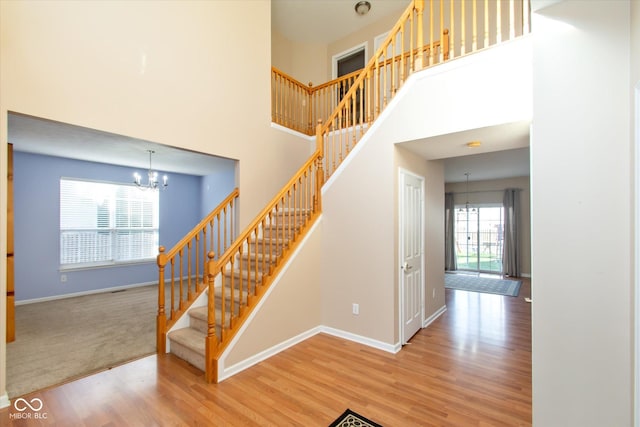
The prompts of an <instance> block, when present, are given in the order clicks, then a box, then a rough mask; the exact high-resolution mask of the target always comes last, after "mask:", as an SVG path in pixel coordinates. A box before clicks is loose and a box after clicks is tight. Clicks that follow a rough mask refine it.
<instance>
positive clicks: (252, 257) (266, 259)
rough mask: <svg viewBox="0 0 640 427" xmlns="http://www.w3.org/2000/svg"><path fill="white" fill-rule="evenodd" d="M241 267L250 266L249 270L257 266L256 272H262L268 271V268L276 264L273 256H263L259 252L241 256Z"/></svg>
mask: <svg viewBox="0 0 640 427" xmlns="http://www.w3.org/2000/svg"><path fill="white" fill-rule="evenodd" d="M241 258H242V264H243V266H245V265H249V264H251V269H252V270H253V269H254V266H255V265H256V264H257V265H258V271H260V272H262V271H263V270H264V269H266V270H268V269H269V266H271V265H273V264H275V263H276V257H275V256H274V255H269V254H263V253H261V252H258V253H256V252H252V253H251V254H246V253H245V254H242V257H241ZM263 264H264V265H263ZM263 267H264V268H263Z"/></svg>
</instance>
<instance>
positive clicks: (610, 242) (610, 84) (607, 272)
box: [531, 1, 638, 427]
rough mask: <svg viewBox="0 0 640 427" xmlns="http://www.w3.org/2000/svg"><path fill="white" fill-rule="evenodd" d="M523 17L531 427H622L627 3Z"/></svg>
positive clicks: (627, 243)
mask: <svg viewBox="0 0 640 427" xmlns="http://www.w3.org/2000/svg"><path fill="white" fill-rule="evenodd" d="M532 6H533V8H534V9H533V10H534V13H533V23H532V28H534V32H533V37H534V40H533V42H534V43H533V46H534V51H533V82H534V85H533V87H534V94H533V109H534V120H533V125H532V140H531V165H532V167H531V206H532V209H531V216H532V230H533V238H532V247H531V259H532V286H531V288H532V289H531V290H532V298H533V303H532V305H531V310H532V313H531V316H532V342H533V348H532V362H533V373H532V380H533V424H534V425H539V426H550V425H562V426H584V427H589V426H604V425H607V426H630V425H632V419H633V398H632V396H633V394H632V390H633V377H634V372H633V361H634V352H633V347H632V336H633V319H632V312H631V309H632V303H631V301H632V288H633V277H632V265H633V264H632V260H633V251H632V247H633V236H634V232H633V231H634V230H633V227H632V224H633V222H634V219H635V216H634V209H633V207H634V200H635V199H636V198H637V196H636V194H634V192H633V188H632V185H631V184H632V177H633V163H632V161H631V159H630V154H631V153H632V147H633V143H632V141H633V138H632V133H631V131H630V130H631V126H630V117H631V115H630V105H631V101H632V99H631V95H632V93H633V91H632V90H630V81H631V78H630V77H631V76H630V70H631V69H632V67H631V60H630V58H631V57H632V56H634V55H637V52H638V50H637V49H636V50H633V49H632V48H633V47H636V48H637V46H634V45H632V44H631V43H630V40H631V37H630V35H631V19H630V18H629V16H630V12H631V10H630V2H629V1H615V2H611V1H588V2H575V1H563V2H559V3H557V4H553V5H551V6H548V7H546V8H542V9H540V10H537V7H538V6H541V3H539V2H534V3H533V5H532ZM637 23H638V22H637V17H636V21H635V24H637ZM584 64H602V66H600V67H585V66H584ZM635 71H636V72H637V70H635ZM636 77H637V74H636ZM602 82H607V83H606V84H604V85H603V84H602ZM636 357H637V355H636Z"/></svg>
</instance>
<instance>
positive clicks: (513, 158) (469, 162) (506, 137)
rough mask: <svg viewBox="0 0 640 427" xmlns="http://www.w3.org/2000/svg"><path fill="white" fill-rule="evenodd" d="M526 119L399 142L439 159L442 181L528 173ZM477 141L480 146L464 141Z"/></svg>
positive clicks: (525, 174) (479, 179) (422, 155)
mask: <svg viewBox="0 0 640 427" xmlns="http://www.w3.org/2000/svg"><path fill="white" fill-rule="evenodd" d="M529 128H530V122H529V121H528V120H525V121H520V122H515V123H506V124H501V125H496V126H488V127H484V128H479V129H470V130H466V131H463V132H456V133H450V134H446V135H439V136H434V137H429V138H423V139H418V140H414V141H408V142H403V143H401V144H399V145H400V146H402V147H403V148H405V149H407V150H409V151H411V152H413V153H415V154H417V155H419V156H420V157H424V158H425V159H428V160H442V161H443V163H444V175H445V176H444V179H445V182H447V183H449V182H462V181H465V180H466V177H465V175H464V174H465V173H467V172H468V173H469V180H470V181H484V180H490V179H502V178H510V177H516V176H529ZM471 141H479V142H480V146H479V147H473V148H471V147H469V146H467V143H469V142H471Z"/></svg>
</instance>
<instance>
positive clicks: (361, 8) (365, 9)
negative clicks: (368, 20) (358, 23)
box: [354, 1, 371, 15]
mask: <svg viewBox="0 0 640 427" xmlns="http://www.w3.org/2000/svg"><path fill="white" fill-rule="evenodd" d="M354 9H355V11H356V13H357V14H358V15H366V14H367V13H369V11H370V10H371V3H369V2H368V1H359V2H358V3H356V5H355V7H354Z"/></svg>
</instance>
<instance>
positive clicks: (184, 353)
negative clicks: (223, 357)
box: [169, 337, 205, 371]
mask: <svg viewBox="0 0 640 427" xmlns="http://www.w3.org/2000/svg"><path fill="white" fill-rule="evenodd" d="M169 340H170V341H171V353H172V354H174V355H176V356H177V357H179V358H180V359H183V360H186V361H187V362H189V363H190V364H192V365H193V366H195V367H196V368H198V369H200V370H201V371H204V369H205V362H204V354H199V353H197V352H196V351H195V350H192V349H190V348H188V347H185V346H183V345H182V344H180V343H178V342H175V341H173V340H171V337H169Z"/></svg>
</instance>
